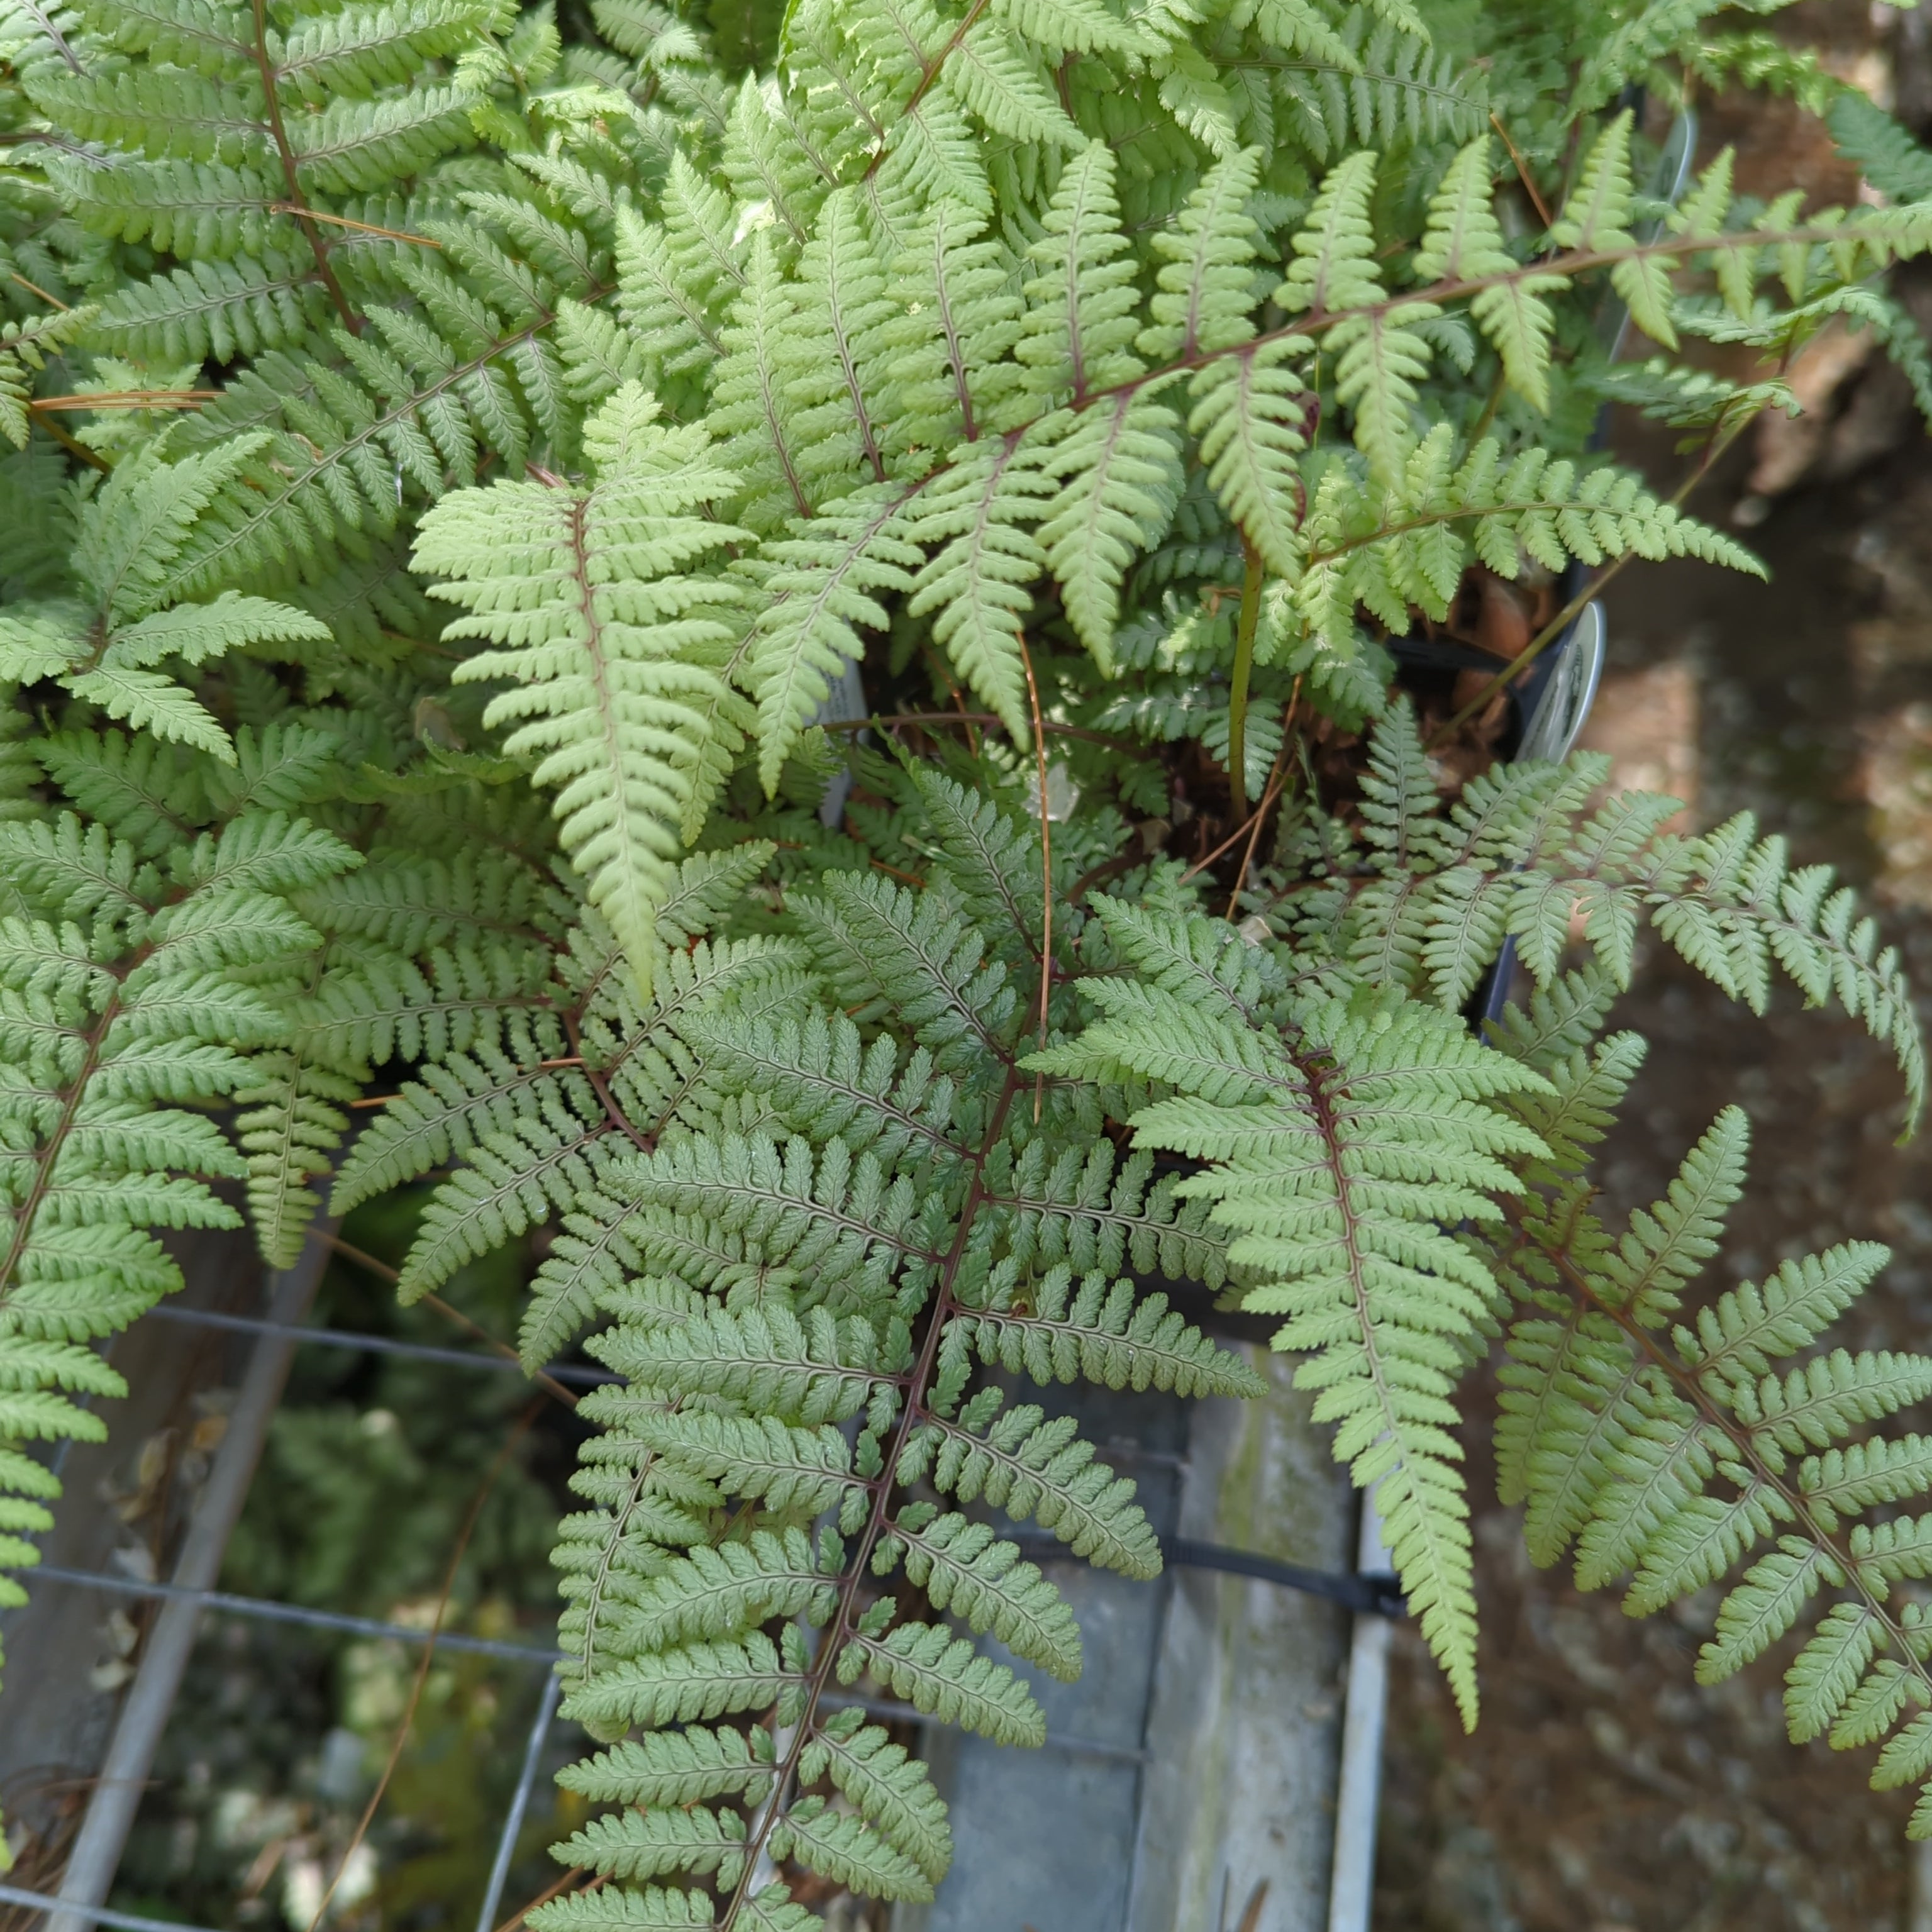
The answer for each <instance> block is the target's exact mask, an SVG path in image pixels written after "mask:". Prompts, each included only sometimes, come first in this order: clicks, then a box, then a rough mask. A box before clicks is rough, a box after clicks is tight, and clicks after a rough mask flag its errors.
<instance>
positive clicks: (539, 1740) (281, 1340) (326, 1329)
mask: <svg viewBox="0 0 1932 1932" xmlns="http://www.w3.org/2000/svg"><path fill="white" fill-rule="evenodd" d="M142 1319H144V1320H146V1321H160V1322H166V1323H169V1324H175V1325H181V1326H183V1327H187V1328H200V1329H203V1330H209V1331H220V1332H224V1333H227V1334H236V1335H239V1336H246V1337H251V1338H253V1339H254V1340H255V1342H256V1343H257V1347H258V1349H260V1348H262V1347H263V1346H268V1345H278V1344H279V1345H281V1346H283V1347H284V1348H288V1347H292V1346H302V1347H308V1348H320V1349H336V1350H342V1351H347V1352H355V1353H358V1354H362V1355H374V1356H387V1357H391V1358H402V1359H404V1360H408V1361H416V1362H420V1363H423V1364H428V1365H433V1366H434V1367H437V1368H440V1369H446V1370H451V1371H453V1372H460V1373H476V1374H483V1375H496V1374H507V1375H517V1376H521V1375H523V1373H524V1371H523V1368H522V1367H521V1365H520V1363H519V1362H518V1361H517V1360H516V1359H515V1358H514V1356H513V1355H511V1354H509V1353H508V1352H507V1351H505V1352H502V1353H498V1352H486V1351H485V1350H484V1349H475V1348H448V1347H440V1346H436V1345H434V1344H432V1343H420V1342H413V1341H408V1340H400V1339H398V1338H396V1337H392V1336H385V1335H379V1334H369V1333H366V1332H362V1331H357V1330H354V1329H345V1328H335V1327H332V1326H327V1325H311V1324H307V1323H304V1322H292V1321H287V1320H276V1319H272V1318H263V1317H257V1316H243V1315H237V1314H233V1313H225V1312H222V1311H220V1310H208V1309H202V1308H196V1307H184V1306H181V1305H177V1304H161V1305H160V1306H158V1307H156V1308H154V1309H153V1310H150V1311H149V1313H148V1315H147V1316H145V1317H143V1318H142ZM544 1376H546V1377H547V1379H548V1380H550V1382H553V1383H557V1384H562V1385H566V1386H576V1387H580V1388H589V1387H595V1386H597V1385H601V1384H604V1383H607V1382H612V1381H614V1380H616V1379H617V1378H616V1377H614V1376H612V1375H611V1374H610V1372H609V1371H607V1370H602V1369H598V1368H595V1367H589V1366H587V1365H584V1364H577V1363H565V1362H557V1363H553V1364H550V1365H549V1366H548V1367H547V1369H546V1370H544ZM63 1446H65V1445H63ZM1048 1540H1049V1541H1050V1540H1051V1539H1048ZM224 1541H225V1539H224ZM1164 1541H1169V1540H1167V1539H1164ZM1038 1554H1039V1555H1040V1556H1041V1557H1043V1558H1045V1559H1048V1560H1050V1558H1049V1553H1048V1552H1046V1550H1041V1551H1040V1552H1039V1553H1038ZM1169 1558H1170V1560H1172V1561H1178V1562H1181V1563H1183V1564H1186V1565H1191V1566H1199V1567H1204V1568H1227V1569H1231V1570H1234V1571H1237V1572H1238V1573H1240V1574H1262V1575H1264V1576H1268V1575H1269V1574H1270V1573H1271V1572H1279V1573H1280V1574H1277V1575H1273V1576H1271V1580H1274V1581H1276V1582H1279V1583H1289V1584H1290V1585H1292V1586H1295V1587H1299V1588H1303V1589H1307V1588H1310V1586H1311V1584H1312V1585H1313V1587H1315V1588H1316V1589H1318V1590H1319V1592H1320V1593H1321V1594H1324V1595H1340V1594H1345V1593H1346V1591H1347V1589H1349V1587H1350V1586H1354V1587H1355V1588H1357V1589H1361V1588H1362V1587H1363V1586H1364V1580H1361V1579H1358V1578H1355V1577H1335V1578H1328V1577H1317V1576H1316V1574H1315V1573H1313V1572H1303V1571H1298V1570H1297V1569H1296V1568H1295V1566H1292V1565H1277V1564H1270V1563H1268V1562H1264V1561H1262V1560H1260V1559H1254V1558H1252V1557H1248V1556H1243V1555H1241V1554H1240V1553H1235V1552H1231V1551H1222V1550H1216V1549H1213V1548H1210V1547H1207V1546H1205V1545H1199V1544H1186V1545H1183V1544H1180V1543H1178V1541H1176V1542H1175V1543H1174V1544H1173V1547H1171V1548H1170V1549H1169ZM217 1560H218V1555H217ZM31 1576H32V1579H33V1580H34V1583H35V1586H36V1587H37V1588H44V1587H46V1586H53V1587H55V1588H57V1589H71V1590H76V1591H81V1592H89V1593H91V1594H94V1595H103V1596H108V1597H118V1598H131V1599H138V1600H143V1601H155V1602H159V1603H161V1604H175V1605H178V1606H181V1607H183V1609H184V1610H187V1612H189V1613H191V1614H192V1615H193V1617H194V1618H196V1619H199V1617H200V1616H202V1614H204V1613H208V1614H213V1615H217V1616H233V1617H239V1618H242V1619H248V1620H250V1621H252V1622H256V1623H258V1624H266V1625H284V1626H293V1627H296V1628H303V1629H308V1630H311V1631H318V1632H329V1633H334V1634H341V1635H345V1636H349V1637H359V1638H374V1639H387V1640H392V1641H395V1642H396V1643H401V1644H404V1645H406V1646H422V1645H425V1644H426V1643H431V1642H432V1641H433V1642H434V1643H435V1645H436V1646H437V1649H438V1650H439V1651H440V1652H455V1653H459V1654H463V1655H475V1656H480V1657H485V1658H492V1659H494V1660H497V1661H501V1662H503V1663H506V1664H513V1665H517V1666H522V1667H528V1668H530V1669H532V1670H538V1669H540V1670H542V1671H543V1672H544V1673H545V1675H544V1682H543V1685H542V1687H541V1691H540V1693H539V1695H538V1700H537V1707H536V1711H535V1716H534V1718H533V1720H532V1724H531V1727H530V1729H529V1733H528V1734H527V1736H526V1739H525V1741H524V1745H523V1753H522V1757H521V1759H520V1766H519V1773H518V1776H517V1782H516V1784H515V1785H514V1787H513V1789H512V1791H511V1796H510V1799H509V1802H508V1806H507V1807H506V1808H505V1811H504V1813H503V1815H502V1823H501V1826H500V1828H499V1830H498V1832H497V1833H496V1838H495V1841H494V1845H493V1851H492V1854H491V1859H490V1873H489V1877H488V1880H487V1885H486V1887H485V1890H484V1898H483V1903H482V1906H481V1910H480V1912H479V1913H478V1918H477V1920H476V1924H477V1932H494V1928H495V1927H496V1924H497V1922H498V1921H497V1914H498V1913H499V1911H500V1910H501V1909H502V1902H503V1893H504V1890H505V1886H506V1885H507V1882H508V1878H509V1876H510V1873H511V1868H512V1865H513V1863H514V1857H515V1852H516V1848H517V1840H518V1838H519V1836H520V1834H521V1832H522V1829H523V1825H524V1822H525V1820H526V1818H527V1817H528V1816H529V1810H530V1805H531V1799H532V1794H533V1793H534V1791H535V1786H536V1782H537V1780H538V1776H539V1775H540V1773H541V1767H542V1764H543V1760H544V1747H545V1745H546V1744H547V1742H548V1740H549V1738H550V1733H551V1730H552V1728H553V1725H554V1724H555V1722H556V1717H557V1707H558V1704H559V1697H560V1693H561V1685H560V1683H559V1679H558V1678H557V1676H556V1669H555V1667H556V1665H557V1664H559V1662H561V1661H562V1659H563V1657H564V1655H565V1653H564V1652H562V1651H560V1650H558V1649H555V1648H553V1647H552V1646H546V1645H542V1644H538V1643H519V1642H515V1641H512V1640H507V1639H504V1638H500V1637H483V1636H477V1635H472V1634H469V1633H468V1632H466V1631H452V1630H445V1629H441V1628H437V1629H435V1630H431V1629H430V1628H425V1627H423V1626H422V1625H414V1624H408V1623H404V1622H397V1621H395V1620H393V1619H383V1618H378V1617H368V1616H354V1615H352V1614H350V1613H347V1612H344V1611H340V1610H326V1609H321V1608H318V1607H314V1606H311V1605H308V1604H297V1603H290V1602H286V1601H278V1600H277V1599H274V1598H265V1597H255V1596H248V1595H240V1594H238V1593H236V1592H233V1591H227V1590H221V1589H215V1588H214V1587H212V1586H211V1584H210V1585H205V1586H196V1585H193V1584H184V1583H178V1582H168V1581H163V1580H160V1579H158V1578H143V1577H136V1576H133V1575H127V1574H118V1573H117V1572H116V1571H113V1570H105V1569H83V1568H75V1567H73V1566H71V1565H63V1564H59V1563H55V1562H41V1563H40V1564H38V1565H36V1566H35V1567H34V1570H33V1571H32V1572H31ZM1368 1587H1369V1588H1370V1589H1371V1590H1373V1589H1377V1588H1385V1586H1384V1584H1383V1580H1380V1579H1377V1580H1373V1583H1370V1585H1369V1586H1368ZM1385 1594H1386V1592H1385ZM1363 1607H1370V1608H1376V1609H1389V1608H1395V1607H1397V1606H1395V1605H1391V1604H1385V1603H1384V1602H1382V1601H1376V1602H1374V1603H1373V1604H1370V1603H1368V1602H1367V1601H1365V1603H1364V1606H1363ZM170 1697H172V1693H170ZM826 1702H827V1703H829V1704H830V1705H832V1706H848V1705H849V1706H856V1707H859V1708H861V1709H865V1711H867V1712H868V1713H870V1714H871V1715H873V1716H874V1717H875V1718H883V1719H886V1720H888V1721H898V1722H901V1723H907V1724H919V1723H922V1722H923V1721H924V1720H923V1718H922V1715H921V1714H920V1713H919V1712H918V1711H916V1709H913V1707H912V1706H910V1705H904V1704H901V1703H897V1702H895V1701H892V1700H887V1699H881V1698H877V1697H864V1696H861V1695H856V1694H850V1693H834V1694H832V1695H831V1696H830V1697H829V1698H828V1699H827V1700H826ZM163 1715H164V1716H165V1714H163ZM157 1741H158V1732H157ZM1045 1745H1046V1749H1047V1750H1048V1751H1049V1752H1054V1753H1059V1754H1066V1755H1069V1756H1072V1757H1079V1758H1088V1759H1097V1760H1124V1761H1132V1762H1134V1763H1139V1761H1140V1760H1142V1758H1144V1757H1145V1753H1144V1752H1142V1751H1137V1750H1133V1749H1131V1748H1125V1747H1123V1746H1121V1745H1118V1744H1113V1743H1109V1742H1102V1741H1100V1740H1097V1739H1087V1738H1083V1737H1079V1736H1071V1735H1068V1734H1067V1733H1063V1732H1061V1731H1058V1730H1050V1731H1049V1733H1048V1735H1047V1736H1046V1739H1045ZM130 1811H131V1808H130ZM118 1851H119V1846H118V1844H117V1845H116V1846H115V1847H114V1848H113V1856H114V1858H115V1859H117V1860H118ZM112 1877H113V1864H112V1863H111V1862H110V1864H109V1866H108V1867H107V1870H106V1871H105V1872H104V1877H103V1882H102V1883H101V1885H100V1887H99V1891H100V1894H101V1896H98V1897H95V1899H92V1900H80V1899H74V1898H71V1897H68V1896H66V1895H65V1894H66V1893H67V1891H68V1888H67V1886H66V1885H63V1886H62V1892H61V1893H59V1894H55V1893H49V1892H46V1891H36V1890H33V1889H31V1888H28V1887H26V1886H22V1885H10V1884H7V1883H5V1882H0V1905H6V1906H17V1907H23V1908H26V1909H37V1910H38V1911H40V1912H44V1913H46V1915H47V1918H46V1924H47V1926H48V1927H49V1932H82V1928H84V1927H89V1926H92V1925H100V1926H108V1927H122V1928H125V1929H126V1932H148V1928H160V1927H163V1926H165V1927H168V1928H169V1932H220V1928H217V1927H208V1926H201V1925H197V1924H193V1923H192V1922H191V1921H182V1920H178V1919H165V1920H163V1919H158V1918H151V1917H148V1916H145V1915H142V1914H141V1913H139V1912H127V1911H123V1910H121V1909H118V1908H116V1907H114V1906H110V1905H109V1904H107V1903H104V1894H105V1891H106V1882H107V1881H108V1880H111V1879H112Z"/></svg>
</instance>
